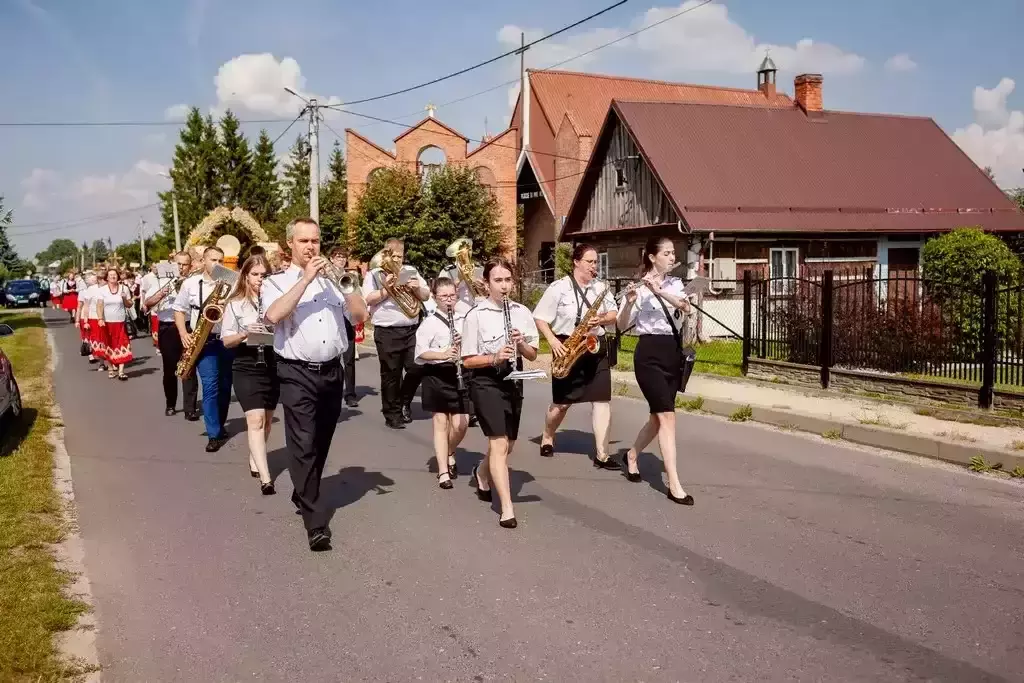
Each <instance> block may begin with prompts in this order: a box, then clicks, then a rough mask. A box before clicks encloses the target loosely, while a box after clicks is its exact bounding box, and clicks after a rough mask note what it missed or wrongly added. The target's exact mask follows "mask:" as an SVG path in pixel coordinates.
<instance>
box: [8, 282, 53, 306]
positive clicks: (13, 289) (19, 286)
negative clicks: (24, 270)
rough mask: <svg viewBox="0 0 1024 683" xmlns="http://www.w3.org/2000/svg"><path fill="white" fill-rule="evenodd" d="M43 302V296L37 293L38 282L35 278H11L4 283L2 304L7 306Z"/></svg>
mask: <svg viewBox="0 0 1024 683" xmlns="http://www.w3.org/2000/svg"><path fill="white" fill-rule="evenodd" d="M43 304H44V302H43V298H42V297H41V296H40V295H39V283H38V282H36V281H35V280H11V281H9V282H8V283H7V284H6V285H4V305H5V306H7V308H21V307H22V306H42V305H43Z"/></svg>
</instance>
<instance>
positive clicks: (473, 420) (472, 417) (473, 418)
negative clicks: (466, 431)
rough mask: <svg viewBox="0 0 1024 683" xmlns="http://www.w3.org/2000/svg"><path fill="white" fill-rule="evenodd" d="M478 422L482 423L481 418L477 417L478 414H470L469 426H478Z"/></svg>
mask: <svg viewBox="0 0 1024 683" xmlns="http://www.w3.org/2000/svg"><path fill="white" fill-rule="evenodd" d="M478 424H480V420H478V419H476V415H470V416H469V426H470V427H476V426H477V425H478Z"/></svg>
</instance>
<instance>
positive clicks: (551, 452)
mask: <svg viewBox="0 0 1024 683" xmlns="http://www.w3.org/2000/svg"><path fill="white" fill-rule="evenodd" d="M540 457H542V458H553V457H555V447H554V446H552V445H551V444H549V443H546V444H544V445H543V446H541V447H540Z"/></svg>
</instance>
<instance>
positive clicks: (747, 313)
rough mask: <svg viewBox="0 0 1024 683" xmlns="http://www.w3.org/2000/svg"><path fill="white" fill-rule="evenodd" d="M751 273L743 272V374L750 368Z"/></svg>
mask: <svg viewBox="0 0 1024 683" xmlns="http://www.w3.org/2000/svg"><path fill="white" fill-rule="evenodd" d="M753 279H754V278H753V273H752V272H751V271H749V270H744V271H743V365H742V371H743V374H744V375H746V374H747V369H748V367H749V366H750V328H751V327H752V325H751V322H752V321H751V308H750V296H751V291H750V290H751V288H752V287H753Z"/></svg>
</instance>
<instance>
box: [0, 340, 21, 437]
mask: <svg viewBox="0 0 1024 683" xmlns="http://www.w3.org/2000/svg"><path fill="white" fill-rule="evenodd" d="M12 334H14V329H13V328H12V327H11V326H10V325H5V324H2V323H0V337H8V336H10V335H12ZM8 413H9V414H10V416H11V417H13V418H14V419H18V417H20V416H21V389H19V388H18V382H17V380H15V379H14V366H12V365H11V360H10V359H9V358H8V357H7V354H6V353H4V351H3V349H0V421H2V420H3V419H4V418H6V417H7V415H8Z"/></svg>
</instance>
